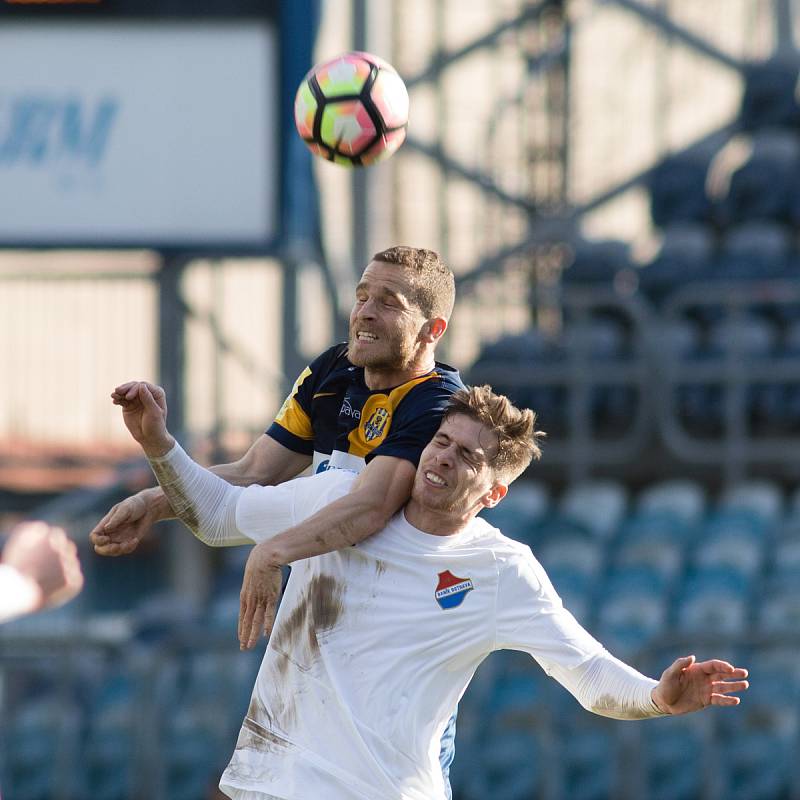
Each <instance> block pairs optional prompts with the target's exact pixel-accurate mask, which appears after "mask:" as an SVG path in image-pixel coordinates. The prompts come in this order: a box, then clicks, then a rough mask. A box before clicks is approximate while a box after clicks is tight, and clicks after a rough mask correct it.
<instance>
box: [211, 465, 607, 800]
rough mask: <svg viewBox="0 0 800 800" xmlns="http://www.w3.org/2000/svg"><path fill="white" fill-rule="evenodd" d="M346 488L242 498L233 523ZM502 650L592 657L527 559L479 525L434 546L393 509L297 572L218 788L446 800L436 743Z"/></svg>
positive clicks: (290, 515) (318, 504) (309, 509)
mask: <svg viewBox="0 0 800 800" xmlns="http://www.w3.org/2000/svg"><path fill="white" fill-rule="evenodd" d="M353 479H354V476H353V475H352V474H350V473H346V472H342V471H339V470H332V471H330V472H327V473H323V474H321V475H316V476H313V477H310V478H301V479H298V480H295V481H291V482H289V483H285V484H282V485H281V486H278V487H270V488H269V489H268V490H265V489H264V487H250V488H248V489H244V490H243V491H241V492H240V494H239V495H238V500H237V505H236V511H235V515H236V526H237V528H238V529H239V531H241V532H242V533H243V534H245V535H247V536H249V537H250V538H252V539H253V540H254V541H256V542H259V541H263V540H264V539H266V538H269V537H270V536H272V535H274V534H275V533H277V532H279V531H280V530H283V529H285V528H286V527H287V524H292V525H294V524H297V523H299V522H301V521H302V520H303V519H305V518H307V517H309V516H311V515H312V514H314V513H315V512H316V511H318V510H320V509H322V508H324V507H325V506H327V505H328V504H329V503H331V502H333V501H334V500H336V499H337V498H339V497H341V496H342V495H344V494H346V493H347V492H348V490H349V488H350V486H351V484H352V481H353ZM265 509H269V511H265ZM503 648H511V649H517V650H523V651H526V652H528V653H530V654H531V655H532V656H533V657H534V658H535V659H536V660H537V661H538V662H539V664H540V665H541V666H542V667H543V668H544V669H545V670H546V671H547V672H551V671H552V670H554V669H561V670H563V669H572V668H574V667H577V666H579V665H581V664H583V663H584V662H585V661H587V660H588V659H589V658H591V657H592V656H594V655H596V654H597V653H598V652H600V651H602V645H600V643H599V642H597V641H596V640H595V639H594V638H592V637H591V636H590V635H589V634H588V633H587V632H586V631H585V630H584V629H583V628H582V627H581V626H580V625H579V624H578V623H577V622H576V621H575V619H574V617H573V616H572V615H571V614H570V613H569V612H568V611H566V610H565V609H564V607H563V606H562V603H561V600H560V598H559V597H558V595H557V594H556V592H555V590H554V589H553V586H552V585H551V583H550V581H549V580H548V578H547V576H546V574H545V572H544V570H543V569H542V567H541V566H540V564H539V563H538V562H537V561H536V559H535V558H534V556H533V554H532V553H531V550H530V548H528V547H527V546H525V545H522V544H520V543H518V542H515V541H513V540H511V539H508V538H507V537H505V536H503V535H502V534H501V533H500V531H498V530H497V529H496V528H493V527H492V526H491V525H489V524H488V523H487V522H486V521H485V520H482V519H480V518H476V519H474V520H473V521H472V522H471V523H470V525H469V527H468V528H467V529H466V530H464V531H462V532H461V533H459V534H456V535H452V536H434V535H431V534H428V533H424V532H422V531H420V530H418V529H416V528H414V527H413V526H412V525H410V524H409V523H408V522H407V521H406V519H405V516H404V514H403V512H400V513H399V514H398V515H396V516H395V517H394V518H393V519H392V521H391V522H390V523H389V525H388V526H387V527H386V528H385V529H383V530H382V531H381V532H379V533H377V534H376V535H375V536H373V537H371V538H369V539H367V540H366V541H364V542H362V543H361V544H359V545H357V546H355V547H351V548H348V549H346V550H343V551H338V552H333V553H328V554H326V555H322V556H317V557H314V558H311V559H306V560H304V561H299V562H296V563H295V564H293V565H292V574H291V578H290V580H289V583H288V585H287V588H286V593H285V595H284V597H283V601H282V603H281V607H280V610H279V613H278V616H277V619H276V622H275V626H274V629H273V633H272V636H271V637H270V640H269V644H268V647H267V650H266V653H265V655H264V660H263V662H262V664H261V668H260V670H259V674H258V678H257V680H256V685H255V688H254V691H253V695H252V701H251V704H250V708H249V710H248V713H247V716H246V718H245V721H244V724H243V726H242V730H241V733H240V736H239V740H238V743H237V745H236V750H235V752H234V755H233V758H232V759H231V762H230V764H229V765H228V768H227V769H226V770H225V773H224V775H223V777H222V780H221V782H220V786H221V787H222V788H223V790H226V791H228V792H229V793H230V794H231V795H235V793H236V792H237V791H242V790H243V791H258V792H262V793H265V794H267V795H274V796H275V797H279V798H287V800H320V798H324V800H401V799H402V800H439V799H440V798H444V796H445V789H444V783H443V778H442V771H441V768H440V766H439V750H440V742H441V737H442V732H443V731H444V728H445V726H446V724H447V722H448V720H449V719H450V717H451V715H452V713H453V710H454V709H455V707H456V704H457V703H458V700H459V698H460V697H461V695H462V694H463V693H464V691H465V689H466V688H467V685H468V683H469V681H470V679H471V678H472V675H473V674H474V672H475V670H476V668H477V667H478V665H479V664H480V663H481V661H482V660H483V659H484V658H486V656H487V655H489V654H490V653H491V652H492V651H494V650H498V649H503Z"/></svg>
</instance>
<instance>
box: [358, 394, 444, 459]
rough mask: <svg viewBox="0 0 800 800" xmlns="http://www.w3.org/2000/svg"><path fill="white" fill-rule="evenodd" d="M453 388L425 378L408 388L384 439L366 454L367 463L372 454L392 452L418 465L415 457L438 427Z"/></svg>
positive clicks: (373, 456) (378, 454)
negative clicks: (413, 386)
mask: <svg viewBox="0 0 800 800" xmlns="http://www.w3.org/2000/svg"><path fill="white" fill-rule="evenodd" d="M453 391H454V390H453V389H452V388H450V387H448V386H445V385H438V382H437V384H434V383H433V382H431V383H427V382H426V383H423V384H420V385H419V386H417V387H415V388H414V389H413V390H412V391H411V392H409V394H408V395H407V396H406V397H405V398H403V401H402V403H401V404H400V406H399V407H398V409H397V413H396V415H395V418H394V420H393V421H392V427H391V429H390V431H389V434H388V435H387V437H386V439H384V440H383V441H382V442H381V443H380V444H379V445H378V447H376V448H375V449H374V450H372V451H371V452H370V453H368V454H367V456H366V458H365V460H366V461H367V463H369V462H370V461H371V460H372V459H373V458H375V456H394V457H395V458H404V459H406V460H407V461H410V462H411V463H412V464H413V465H414V466H415V467H417V466H419V457H420V456H421V455H422V451H423V450H424V449H425V448H426V447H427V446H428V444H429V442H430V441H431V439H433V436H434V434H435V433H436V431H437V430H439V425H440V423H441V421H442V416H443V415H444V410H445V408H446V407H447V401H448V400H449V399H450V397H451V396H452V394H453Z"/></svg>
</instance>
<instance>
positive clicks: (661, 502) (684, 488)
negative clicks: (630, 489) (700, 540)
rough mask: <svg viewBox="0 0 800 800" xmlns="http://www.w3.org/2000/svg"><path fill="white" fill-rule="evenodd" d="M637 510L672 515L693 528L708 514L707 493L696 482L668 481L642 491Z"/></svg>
mask: <svg viewBox="0 0 800 800" xmlns="http://www.w3.org/2000/svg"><path fill="white" fill-rule="evenodd" d="M636 508H637V510H638V511H639V512H645V513H661V512H666V513H668V514H672V515H674V516H676V517H678V518H679V519H681V520H682V521H683V522H684V523H685V524H686V525H687V526H690V527H691V526H693V525H696V524H697V523H699V522H700V521H701V520H702V518H703V516H704V514H705V512H706V496H705V491H704V490H703V487H702V486H701V485H700V484H699V483H697V482H695V481H691V480H685V479H671V480H666V481H662V482H660V483H656V484H654V485H652V486H650V487H649V488H647V489H645V490H644V491H642V492H641V493H640V494H639V496H638V498H637V501H636Z"/></svg>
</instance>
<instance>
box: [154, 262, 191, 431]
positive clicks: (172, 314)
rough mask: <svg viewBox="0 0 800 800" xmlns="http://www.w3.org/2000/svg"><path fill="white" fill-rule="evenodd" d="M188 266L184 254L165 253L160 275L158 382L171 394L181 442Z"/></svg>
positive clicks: (171, 419) (174, 425)
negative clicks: (183, 294)
mask: <svg viewBox="0 0 800 800" xmlns="http://www.w3.org/2000/svg"><path fill="white" fill-rule="evenodd" d="M185 267H186V260H185V258H184V257H183V256H182V255H180V254H167V253H165V254H164V255H163V257H162V262H161V269H160V270H159V272H158V325H159V344H158V380H159V381H160V383H161V385H162V386H163V387H164V391H165V392H166V393H167V402H168V403H169V426H170V430H171V431H172V432H173V433H174V434H175V436H176V437H177V438H178V439H179V440H182V439H183V436H184V431H185V423H186V420H185V415H184V410H185V409H184V396H183V378H184V374H185V368H186V352H185V327H186V326H185V319H184V312H183V301H182V299H181V293H180V283H181V278H182V277H183V272H184V268H185Z"/></svg>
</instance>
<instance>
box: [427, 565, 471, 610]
mask: <svg viewBox="0 0 800 800" xmlns="http://www.w3.org/2000/svg"><path fill="white" fill-rule="evenodd" d="M474 588H475V586H474V584H473V583H472V578H459V577H457V576H456V575H453V573H452V572H450V570H449V569H446V570H445V571H444V572H440V573H439V583H438V585H437V586H436V594H435V597H436V602H437V603H438V604H439V605H440V606H441V607H442V608H444V609H448V608H456V607H457V606H460V605H461V604H462V603H463V602H464V598H465V597H466V596H467V592H471V591H472V590H473V589H474Z"/></svg>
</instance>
